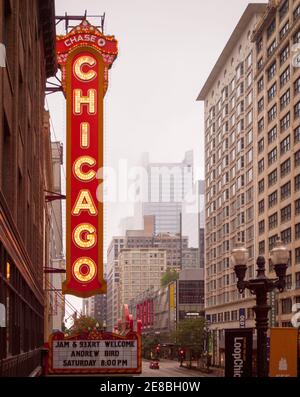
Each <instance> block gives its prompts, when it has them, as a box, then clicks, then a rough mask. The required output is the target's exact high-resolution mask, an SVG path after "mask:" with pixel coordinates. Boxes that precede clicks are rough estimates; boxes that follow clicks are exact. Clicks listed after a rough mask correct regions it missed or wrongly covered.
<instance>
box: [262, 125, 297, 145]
mask: <svg viewBox="0 0 300 397" xmlns="http://www.w3.org/2000/svg"><path fill="white" fill-rule="evenodd" d="M299 130H300V128H299ZM299 134H300V131H299ZM276 138H277V126H276V125H275V127H273V128H272V129H271V130H270V131H269V132H268V144H269V145H270V143H272V142H274V141H275V140H276Z"/></svg>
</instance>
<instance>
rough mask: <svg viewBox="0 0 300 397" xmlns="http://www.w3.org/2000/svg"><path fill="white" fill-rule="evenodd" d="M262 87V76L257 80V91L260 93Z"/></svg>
mask: <svg viewBox="0 0 300 397" xmlns="http://www.w3.org/2000/svg"><path fill="white" fill-rule="evenodd" d="M263 89H264V78H263V77H261V78H260V79H259V80H258V82H257V91H258V93H260V92H261V91H262V90H263Z"/></svg>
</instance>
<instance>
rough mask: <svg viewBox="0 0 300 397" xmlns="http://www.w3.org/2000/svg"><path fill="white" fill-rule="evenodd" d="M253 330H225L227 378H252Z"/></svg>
mask: <svg viewBox="0 0 300 397" xmlns="http://www.w3.org/2000/svg"><path fill="white" fill-rule="evenodd" d="M252 343H253V333H252V328H236V329H226V330H225V376H226V377H229V378H231V377H233V378H246V377H251V376H252V350H253V349H252Z"/></svg>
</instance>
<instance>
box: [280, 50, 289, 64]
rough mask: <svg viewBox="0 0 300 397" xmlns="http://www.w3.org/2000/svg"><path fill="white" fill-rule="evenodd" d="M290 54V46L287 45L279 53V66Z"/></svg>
mask: <svg viewBox="0 0 300 397" xmlns="http://www.w3.org/2000/svg"><path fill="white" fill-rule="evenodd" d="M289 54H290V47H289V45H287V46H286V47H285V48H284V49H283V50H282V51H281V53H280V57H279V62H280V66H281V65H283V64H284V62H285V61H286V60H287V59H288V57H289Z"/></svg>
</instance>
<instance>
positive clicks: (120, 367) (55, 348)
mask: <svg viewBox="0 0 300 397" xmlns="http://www.w3.org/2000/svg"><path fill="white" fill-rule="evenodd" d="M46 365H47V372H48V373H49V374H93V373H95V374H96V373H98V374H101V373H105V374H109V373H115V374H116V373H120V374H126V373H128V374H132V373H141V365H142V358H141V336H140V335H139V334H138V333H136V332H128V333H127V334H126V335H124V336H121V335H116V334H112V333H109V332H105V333H103V332H97V331H92V332H91V333H83V334H81V335H77V336H73V337H67V338H66V337H65V336H64V334H63V333H60V332H58V333H55V334H52V335H51V336H50V340H49V357H48V360H47V364H46Z"/></svg>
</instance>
